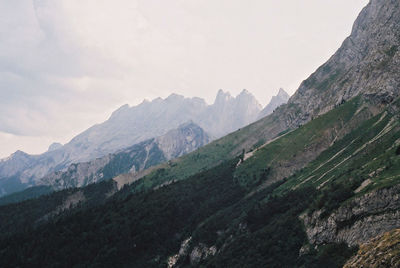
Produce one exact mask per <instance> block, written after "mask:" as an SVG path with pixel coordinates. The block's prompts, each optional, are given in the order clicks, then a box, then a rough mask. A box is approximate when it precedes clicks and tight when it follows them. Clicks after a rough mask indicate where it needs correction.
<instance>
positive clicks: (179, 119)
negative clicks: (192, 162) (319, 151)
mask: <svg viewBox="0 0 400 268" xmlns="http://www.w3.org/2000/svg"><path fill="white" fill-rule="evenodd" d="M282 94H283V91H282V90H280V91H279V94H278V97H279V96H281V95H282ZM275 98H277V97H273V99H272V100H271V102H270V104H268V105H267V106H266V107H276V106H278V105H280V104H282V100H280V102H276V101H275ZM260 111H261V105H260V104H259V103H258V102H257V100H256V99H255V98H254V96H253V95H252V94H251V93H250V92H248V91H247V90H243V91H242V92H241V93H240V94H239V95H238V96H237V97H232V96H231V95H230V94H229V92H224V91H222V90H219V91H218V94H217V96H216V99H215V102H214V103H213V104H212V105H207V104H206V102H205V101H204V100H203V99H200V98H185V97H183V96H180V95H177V94H172V95H170V96H169V97H168V98H166V99H161V98H157V99H155V100H153V101H151V102H149V101H143V102H142V103H141V104H139V105H137V106H133V107H130V106H129V105H124V106H122V107H120V108H119V109H118V110H116V111H115V112H113V113H112V115H111V116H110V118H109V119H108V120H107V121H105V122H104V123H102V124H98V125H94V126H92V127H91V128H89V129H87V130H86V131H84V132H82V133H81V134H79V135H77V136H76V137H74V138H73V139H72V140H71V141H70V142H69V143H67V144H65V145H64V146H63V145H61V144H59V143H54V144H52V145H51V146H50V147H49V150H48V151H47V152H46V153H44V154H41V155H28V154H26V153H24V152H21V151H17V152H16V153H14V154H13V155H11V156H10V157H9V158H7V159H3V160H1V161H0V196H2V195H5V194H10V193H13V192H15V191H18V190H23V189H25V188H27V187H30V186H34V185H38V184H39V185H40V184H42V183H43V181H44V180H42V181H40V179H42V178H43V177H45V176H46V180H45V181H47V182H50V181H54V180H55V178H54V179H49V176H50V175H54V174H55V173H54V172H57V171H65V169H68V167H69V166H70V165H72V164H77V163H82V162H88V161H91V160H94V159H96V158H100V157H104V156H107V155H108V154H110V153H115V152H117V151H119V150H123V149H125V148H127V147H129V146H132V145H134V144H137V143H139V142H143V141H145V140H147V139H151V138H154V137H158V136H161V135H164V134H165V133H167V132H168V131H170V130H172V129H176V128H178V127H179V126H180V125H182V124H185V123H187V122H189V121H192V122H194V123H195V124H197V125H199V126H200V127H201V128H203V129H204V130H205V132H207V133H208V134H207V135H210V137H211V139H215V138H218V137H221V136H223V135H225V134H227V133H229V132H232V131H234V130H236V129H238V128H240V127H243V126H245V125H247V124H249V123H251V122H254V121H255V120H256V119H257V117H259V115H260ZM191 149H193V148H191ZM103 160H104V158H103ZM96 161H97V162H99V161H100V160H96ZM56 177H57V176H56ZM95 181H96V180H95ZM79 185H82V184H79ZM55 188H57V187H55Z"/></svg>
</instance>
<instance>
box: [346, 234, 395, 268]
mask: <svg viewBox="0 0 400 268" xmlns="http://www.w3.org/2000/svg"><path fill="white" fill-rule="evenodd" d="M352 267H354V268H356V267H364V268H378V267H400V229H396V230H393V231H391V232H387V233H385V234H383V235H380V236H378V237H375V238H373V239H371V240H370V241H368V242H367V243H365V244H362V245H361V246H360V249H359V250H358V252H357V254H356V255H355V256H354V257H352V258H351V259H350V260H348V261H347V263H346V264H345V265H344V268H352Z"/></svg>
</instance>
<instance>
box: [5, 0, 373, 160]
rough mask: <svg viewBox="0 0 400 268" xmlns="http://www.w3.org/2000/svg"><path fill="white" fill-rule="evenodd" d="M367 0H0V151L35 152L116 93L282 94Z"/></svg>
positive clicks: (125, 99) (65, 137)
mask: <svg viewBox="0 0 400 268" xmlns="http://www.w3.org/2000/svg"><path fill="white" fill-rule="evenodd" d="M367 2H368V1H367V0H279V1H278V0H168V1H166V0H0V158H2V157H5V156H7V155H9V154H10V153H12V152H14V151H16V150H18V149H19V150H23V151H25V152H28V153H41V152H44V151H46V150H47V147H48V146H49V145H50V143H52V142H53V141H58V142H62V143H66V142H68V141H69V140H70V139H71V138H72V137H73V136H74V135H76V134H78V133H79V132H81V131H83V130H85V129H86V128H88V127H90V126H91V125H93V124H95V123H100V122H102V121H104V120H106V119H107V118H108V116H109V115H110V114H111V112H112V111H113V110H115V109H116V108H117V107H119V106H121V105H122V104H125V103H129V104H130V105H136V104H138V103H140V102H141V101H142V100H143V99H144V98H146V99H149V100H151V99H153V98H155V97H159V96H160V97H163V98H165V97H167V96H168V95H169V94H171V93H173V92H175V93H178V94H182V95H185V96H187V97H192V96H198V97H202V98H205V99H206V101H207V102H208V103H212V102H213V100H214V98H215V95H216V92H217V90H218V89H220V88H222V89H224V90H228V91H230V92H231V93H232V94H233V95H236V94H238V93H239V92H240V91H241V90H242V89H244V88H246V89H248V90H249V91H250V92H252V93H253V94H254V95H255V96H256V98H257V99H258V100H259V102H260V103H262V104H263V105H265V104H266V103H267V102H268V101H269V99H270V98H271V96H272V95H274V94H276V93H277V90H278V88H279V87H283V88H285V89H286V90H287V91H288V92H289V93H290V94H292V93H293V92H294V91H295V90H296V89H297V87H298V86H299V84H300V82H301V81H302V80H304V79H305V78H307V76H309V75H310V74H311V73H312V72H313V71H314V70H315V69H316V68H317V67H318V66H319V65H321V64H322V63H324V62H325V61H326V60H327V59H328V58H329V57H330V56H331V55H332V54H333V53H334V52H335V50H336V49H337V48H338V47H339V46H340V44H341V43H342V41H343V40H344V38H345V37H346V36H348V35H349V34H350V31H351V27H352V24H353V22H354V20H355V18H356V17H357V14H358V13H359V12H360V10H361V9H362V7H363V6H365V5H366V4H367Z"/></svg>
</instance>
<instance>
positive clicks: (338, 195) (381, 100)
mask: <svg viewBox="0 0 400 268" xmlns="http://www.w3.org/2000/svg"><path fill="white" fill-rule="evenodd" d="M399 37H400V2H399V1H398V0H371V1H370V3H369V4H368V5H367V6H366V7H365V8H364V9H363V11H362V12H361V14H360V15H359V17H358V18H357V20H356V22H355V24H354V27H353V31H352V34H351V36H349V37H348V38H347V39H346V40H345V41H344V43H343V45H342V46H341V47H340V48H339V49H338V51H337V52H336V53H335V54H334V55H333V56H332V57H331V58H330V59H329V60H328V61H327V62H326V63H325V64H324V65H322V66H321V67H320V68H319V69H318V70H316V71H315V73H313V74H312V75H311V76H310V77H309V78H307V79H306V80H304V82H303V83H302V84H301V85H300V88H299V89H298V91H297V92H296V93H295V95H294V96H293V97H291V98H290V99H289V101H288V103H287V104H283V105H281V106H279V107H277V108H276V109H275V111H274V112H273V113H272V114H270V115H268V116H266V117H264V118H262V119H260V120H258V121H256V122H255V123H252V124H250V125H247V126H245V127H241V128H240V129H238V130H236V131H234V132H232V133H230V134H228V135H225V136H223V137H221V138H220V139H218V140H214V141H212V142H210V143H209V144H207V145H205V146H202V147H200V148H198V149H197V150H195V151H193V152H191V153H188V154H185V155H183V156H181V157H179V158H175V159H172V160H170V161H168V162H164V163H162V164H160V165H157V166H155V167H153V168H152V169H151V170H149V169H147V172H145V173H141V172H138V173H135V174H132V173H127V174H123V176H124V179H125V180H124V181H121V180H120V178H121V176H117V177H114V178H113V179H111V180H107V181H104V182H102V183H98V184H90V185H89V186H87V187H83V188H73V189H67V190H63V191H59V192H55V193H53V194H50V195H47V196H42V197H40V198H37V199H32V200H28V201H25V202H21V203H18V204H12V205H6V206H0V218H2V219H5V220H4V221H3V220H2V221H0V265H2V266H5V267H23V266H27V265H30V266H38V267H43V266H49V265H54V266H69V267H70V266H106V267H108V266H109V267H112V266H121V267H123V266H127V267H169V268H173V267H174V268H177V267H210V268H211V267H212V268H214V267H307V268H308V267H311V268H317V267H318V268H319V267H343V266H345V267H360V266H368V265H371V264H372V267H397V266H398V265H399V258H398V252H399V250H400V237H399V231H398V229H399V228H400V194H399V193H400V168H399V167H400V79H399V77H400V69H399V66H400V65H399V63H400V51H399V49H398V48H399V47H400V38H399ZM243 94H244V96H242V97H241V98H242V99H247V100H248V102H251V98H248V97H247V95H248V94H247V93H246V92H244V93H243ZM174 98H178V97H177V96H173V99H174ZM236 99H239V96H238V97H237V98H236ZM217 100H221V102H218V103H220V104H219V105H218V107H225V105H226V107H235V106H237V105H236V104H235V103H236V102H235V101H234V100H232V98H231V97H229V95H227V94H226V93H224V92H222V91H221V92H219V94H218V97H217ZM216 103H217V101H216ZM221 103H224V105H222V104H221ZM226 103H232V104H230V105H231V106H230V105H227V104H226ZM199 106H201V105H199ZM130 109H132V108H129V107H124V108H122V109H120V110H119V111H117V112H116V113H114V115H113V116H112V117H114V118H120V117H122V118H123V116H122V115H124V114H129V113H128V111H129V110H130ZM216 110H218V111H219V112H220V114H222V115H223V117H224V118H230V117H229V116H230V114H229V113H227V111H228V110H229V109H223V108H220V109H216ZM125 111H126V112H125ZM146 111H147V112H150V111H152V110H151V109H150V110H146ZM188 111H190V110H188ZM253 113H254V114H255V112H253V109H251V111H250V112H248V113H246V114H253ZM160 116H161V115H160ZM206 119H207V117H206ZM204 122H207V120H205V121H204ZM220 122H221V123H223V122H222V121H220ZM194 124H195V123H190V124H189V126H191V127H190V128H192V127H193V128H196V129H198V128H200V127H198V126H195V125H194ZM198 124H199V125H200V123H198ZM186 126H187V125H186ZM183 128H184V129H185V126H184V127H183ZM210 129H217V128H216V126H214V128H210ZM178 132H179V130H178ZM183 133H186V132H185V131H184V132H183ZM193 133H197V131H195V132H193ZM198 133H203V132H202V131H201V130H199V132H198ZM174 136H175V135H174ZM178 136H181V135H178ZM186 136H188V135H183V137H186ZM194 136H196V135H194ZM200 137H203V138H204V137H205V136H203V135H202V134H201V135H200ZM156 140H157V139H156ZM180 140H181V139H180ZM200 140H203V141H204V139H202V138H200ZM154 141H155V140H150V142H149V143H146V142H145V143H143V144H144V145H145V146H144V147H143V146H140V147H138V148H139V149H140V148H141V149H140V150H139V151H143V150H142V149H143V148H146V146H147V145H155V144H158V145H159V144H160V143H158V142H156V143H154ZM167 144H170V143H169V142H167ZM179 144H181V143H179ZM189 144H192V143H191V142H190V141H189ZM192 145H193V144H192ZM157 147H158V146H157ZM163 147H164V148H165V146H160V147H158V148H163ZM173 147H174V146H173ZM178 147H179V146H178ZM185 147H186V146H184V148H185ZM132 148H133V147H132ZM132 148H131V149H132ZM135 148H136V147H135ZM167 148H171V147H170V146H167ZM174 148H175V147H174ZM56 151H57V150H56ZM144 151H146V152H147V150H144ZM162 151H169V152H171V151H170V150H162ZM134 152H136V151H135V150H134ZM130 153H132V151H129V154H130ZM117 155H118V154H117ZM146 155H147V153H146ZM18 156H19V157H21V159H25V158H24V157H25V155H23V154H22V153H20V152H19V153H18ZM140 159H143V158H140ZM145 159H146V157H145ZM11 160H12V159H10V160H9V161H11ZM123 162H124V161H122V162H120V163H123ZM10 163H12V162H10ZM127 163H130V160H129V161H127V162H126V163H125V164H127ZM141 163H143V161H141ZM9 166H10V167H11V166H12V165H11V164H10V165H9ZM135 169H136V166H135ZM71 171H72V170H71ZM120 184H125V185H124V186H123V187H121V186H122V185H120ZM55 245H56V246H57V245H62V246H59V247H57V250H54V248H55Z"/></svg>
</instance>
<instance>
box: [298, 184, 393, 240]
mask: <svg viewBox="0 0 400 268" xmlns="http://www.w3.org/2000/svg"><path fill="white" fill-rule="evenodd" d="M321 213H322V211H316V212H314V213H312V215H303V216H302V219H303V222H304V225H305V227H306V232H307V236H308V239H309V241H310V243H312V244H314V245H319V244H325V243H340V242H346V243H347V244H348V245H351V246H353V245H360V244H361V243H365V242H366V241H368V240H369V239H371V238H373V237H376V236H377V235H381V234H383V233H384V232H387V231H390V230H393V229H396V228H400V185H396V186H393V187H391V188H385V189H379V190H375V191H373V192H370V193H367V194H365V195H363V196H361V197H358V198H354V199H353V200H351V201H349V202H348V203H346V204H344V205H342V206H341V207H339V208H338V209H336V210H335V211H333V212H332V213H331V214H330V215H329V216H328V217H326V218H321V217H320V216H321Z"/></svg>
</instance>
